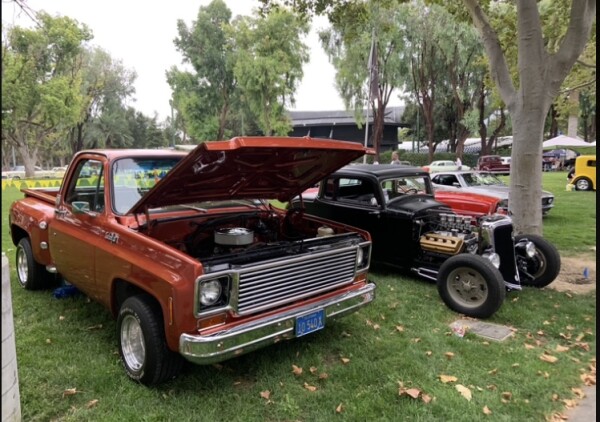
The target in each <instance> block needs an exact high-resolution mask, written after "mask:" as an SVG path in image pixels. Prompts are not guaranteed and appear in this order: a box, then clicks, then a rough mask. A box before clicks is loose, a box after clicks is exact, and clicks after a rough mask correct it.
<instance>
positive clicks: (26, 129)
mask: <svg viewBox="0 0 600 422" xmlns="http://www.w3.org/2000/svg"><path fill="white" fill-rule="evenodd" d="M36 18H37V22H38V24H39V26H38V27H37V28H35V29H27V28H21V27H13V28H10V29H8V31H7V36H6V38H5V39H4V40H3V54H2V138H3V140H6V141H8V142H9V143H10V144H12V145H14V146H15V148H17V150H18V151H19V154H20V156H21V158H22V159H23V164H24V165H25V172H26V175H27V176H33V174H34V165H35V164H36V162H37V160H38V157H37V155H38V151H39V148H40V143H41V142H44V141H47V140H48V138H49V136H50V135H51V134H53V133H56V132H57V131H61V130H62V131H64V130H65V128H66V127H70V126H71V125H73V124H74V123H75V122H76V121H77V119H78V117H79V110H80V109H81V102H82V97H81V74H80V72H79V71H78V70H79V67H78V63H77V58H78V56H79V54H80V52H81V50H82V43H83V42H84V41H87V40H90V39H91V38H92V35H91V32H90V31H89V30H88V28H87V27H86V26H85V25H80V24H79V23H78V22H77V21H75V20H73V19H70V18H68V17H60V16H58V17H52V16H50V15H48V14H47V13H45V12H39V13H37V15H36Z"/></svg>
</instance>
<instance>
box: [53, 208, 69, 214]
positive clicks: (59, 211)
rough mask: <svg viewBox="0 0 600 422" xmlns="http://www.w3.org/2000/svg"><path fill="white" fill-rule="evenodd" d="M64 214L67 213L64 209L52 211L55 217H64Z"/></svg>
mask: <svg viewBox="0 0 600 422" xmlns="http://www.w3.org/2000/svg"><path fill="white" fill-rule="evenodd" d="M66 213H67V210H66V209H64V208H61V209H56V210H54V214H56V215H65V214H66Z"/></svg>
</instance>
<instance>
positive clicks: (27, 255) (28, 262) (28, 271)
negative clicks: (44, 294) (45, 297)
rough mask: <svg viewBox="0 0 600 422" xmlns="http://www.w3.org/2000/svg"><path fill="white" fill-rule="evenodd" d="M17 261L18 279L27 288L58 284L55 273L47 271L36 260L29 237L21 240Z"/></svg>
mask: <svg viewBox="0 0 600 422" xmlns="http://www.w3.org/2000/svg"><path fill="white" fill-rule="evenodd" d="M16 261H17V262H16V263H17V280H18V281H19V285H20V286H21V287H23V288H24V289H25V290H41V289H48V288H50V287H53V286H54V285H55V284H56V277H55V275H54V274H52V273H49V272H48V271H46V268H45V267H44V266H43V265H40V264H38V263H37V262H36V261H35V258H34V257H33V249H32V248H31V241H30V240H29V238H28V237H24V238H22V239H21V240H19V243H18V244H17V253H16Z"/></svg>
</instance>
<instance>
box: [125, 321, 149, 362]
mask: <svg viewBox="0 0 600 422" xmlns="http://www.w3.org/2000/svg"><path fill="white" fill-rule="evenodd" d="M121 348H122V353H123V361H124V362H125V364H126V365H127V366H128V367H129V368H130V369H131V370H132V371H139V370H140V369H141V368H142V366H144V363H145V361H146V345H145V342H144V333H143V331H142V326H141V325H140V322H139V321H138V319H137V318H136V317H134V316H133V315H126V316H125V317H124V318H123V322H122V323H121Z"/></svg>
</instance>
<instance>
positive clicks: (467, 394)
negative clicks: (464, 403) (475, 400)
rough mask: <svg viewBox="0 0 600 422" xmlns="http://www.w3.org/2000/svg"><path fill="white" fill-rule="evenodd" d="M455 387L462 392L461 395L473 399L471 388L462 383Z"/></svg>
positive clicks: (469, 399)
mask: <svg viewBox="0 0 600 422" xmlns="http://www.w3.org/2000/svg"><path fill="white" fill-rule="evenodd" d="M454 387H455V388H456V391H458V392H459V393H460V394H461V396H463V397H464V398H465V399H467V400H468V401H471V398H472V397H473V396H472V394H471V390H469V389H468V388H467V387H465V386H464V385H462V384H457V385H455V386H454Z"/></svg>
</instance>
